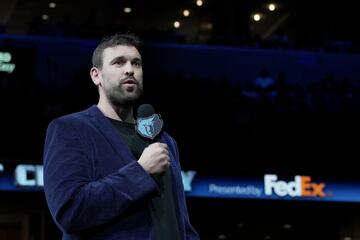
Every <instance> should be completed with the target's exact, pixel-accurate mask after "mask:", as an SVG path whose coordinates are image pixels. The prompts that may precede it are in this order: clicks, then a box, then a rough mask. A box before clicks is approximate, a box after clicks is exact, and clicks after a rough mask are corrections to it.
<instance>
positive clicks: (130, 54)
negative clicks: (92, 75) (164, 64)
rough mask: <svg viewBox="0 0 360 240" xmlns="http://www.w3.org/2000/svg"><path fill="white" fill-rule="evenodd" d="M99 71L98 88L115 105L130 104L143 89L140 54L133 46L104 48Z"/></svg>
mask: <svg viewBox="0 0 360 240" xmlns="http://www.w3.org/2000/svg"><path fill="white" fill-rule="evenodd" d="M99 73H100V84H99V88H100V89H99V90H100V91H102V92H103V94H104V96H105V97H107V98H108V100H109V102H110V103H112V104H114V105H116V106H124V105H132V104H133V103H134V102H135V101H136V100H137V99H138V98H139V97H140V95H141V93H142V91H143V71H142V61H141V56H140V53H139V52H138V50H137V49H136V48H135V47H133V46H124V45H118V46H115V47H110V48H106V49H105V50H104V52H103V66H102V69H99Z"/></svg>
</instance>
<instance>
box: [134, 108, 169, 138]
mask: <svg viewBox="0 0 360 240" xmlns="http://www.w3.org/2000/svg"><path fill="white" fill-rule="evenodd" d="M162 127H163V120H162V119H161V118H160V116H159V115H158V114H153V115H151V116H150V117H146V118H138V119H137V120H136V131H137V132H138V133H139V134H140V135H141V136H143V137H145V138H150V139H154V138H155V137H156V136H157V135H158V134H159V133H160V132H161V129H162Z"/></svg>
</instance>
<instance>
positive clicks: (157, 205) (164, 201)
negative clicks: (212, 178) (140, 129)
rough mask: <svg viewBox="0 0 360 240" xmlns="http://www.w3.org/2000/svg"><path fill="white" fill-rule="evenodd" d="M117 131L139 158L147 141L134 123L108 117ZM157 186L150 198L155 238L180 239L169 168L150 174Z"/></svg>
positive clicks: (160, 239)
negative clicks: (155, 192) (139, 133)
mask: <svg viewBox="0 0 360 240" xmlns="http://www.w3.org/2000/svg"><path fill="white" fill-rule="evenodd" d="M109 120H110V121H111V123H112V124H113V126H114V127H115V128H116V130H117V132H118V133H119V135H120V136H121V138H122V139H123V140H124V142H125V143H126V144H127V145H128V146H129V148H130V150H131V152H132V154H133V155H134V157H135V159H139V158H140V156H141V154H142V152H143V151H144V149H145V147H147V146H148V145H149V143H148V142H147V141H146V140H144V139H143V138H142V137H141V136H139V135H138V134H137V133H136V130H135V124H132V123H125V122H121V121H117V120H114V119H110V118H109ZM152 177H153V179H154V180H155V181H156V183H157V184H158V186H159V189H160V194H159V195H157V196H156V197H154V198H153V199H152V203H151V206H152V207H151V208H150V209H149V210H150V212H151V218H152V222H153V227H154V233H155V239H156V240H169V239H171V240H180V234H179V225H178V222H177V218H176V212H175V203H174V196H173V190H172V176H171V172H170V170H169V169H167V170H166V171H165V172H164V173H162V174H154V175H152Z"/></svg>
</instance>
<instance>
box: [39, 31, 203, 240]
mask: <svg viewBox="0 0 360 240" xmlns="http://www.w3.org/2000/svg"><path fill="white" fill-rule="evenodd" d="M140 49H141V41H140V39H139V38H137V37H136V36H133V35H130V34H116V35H114V36H111V37H109V38H105V39H104V40H103V41H101V42H100V44H99V45H98V46H97V48H96V49H95V51H94V53H93V57H92V62H93V67H92V68H91V70H90V75H91V78H92V80H93V82H94V84H95V85H96V86H97V88H98V92H99V102H98V104H97V105H94V106H92V107H90V108H88V109H86V110H85V111H82V112H78V113H73V114H70V115H66V116H63V117H60V118H58V119H55V120H54V121H52V122H51V123H50V124H49V127H48V130H47V133H46V140H45V150H44V189H45V196H46V200H47V203H48V206H49V209H50V212H51V214H52V216H53V218H54V220H55V222H56V224H57V225H58V227H59V228H60V229H61V231H62V232H63V239H67V240H68V239H69V240H70V239H71V240H73V239H82V240H84V239H101V240H112V239H114V240H115V239H116V240H119V239H124V240H142V239H149V240H165V239H166V240H185V239H186V240H188V239H199V237H198V235H197V233H196V231H195V230H194V229H193V227H192V226H191V224H190V222H189V218H188V212H187V209H186V204H185V196H184V191H183V185H182V181H181V174H180V165H179V158H178V150H177V145H176V142H175V141H174V139H173V138H172V137H170V136H169V135H168V134H167V133H165V132H164V133H162V134H161V138H160V139H159V141H158V142H156V143H152V144H150V143H149V142H147V141H145V140H144V139H143V138H141V137H140V136H139V135H138V134H137V133H136V131H135V118H134V114H133V111H134V110H133V105H134V103H135V102H136V100H138V98H139V96H140V95H141V93H142V91H143V71H142V58H141V54H140Z"/></svg>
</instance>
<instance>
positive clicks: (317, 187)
mask: <svg viewBox="0 0 360 240" xmlns="http://www.w3.org/2000/svg"><path fill="white" fill-rule="evenodd" d="M311 186H312V188H313V189H314V192H313V195H314V196H319V197H325V193H324V191H323V189H324V187H325V184H324V183H319V184H316V183H313V184H311Z"/></svg>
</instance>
